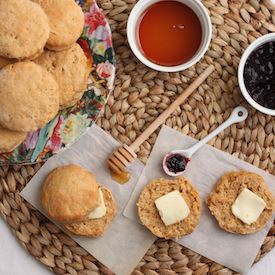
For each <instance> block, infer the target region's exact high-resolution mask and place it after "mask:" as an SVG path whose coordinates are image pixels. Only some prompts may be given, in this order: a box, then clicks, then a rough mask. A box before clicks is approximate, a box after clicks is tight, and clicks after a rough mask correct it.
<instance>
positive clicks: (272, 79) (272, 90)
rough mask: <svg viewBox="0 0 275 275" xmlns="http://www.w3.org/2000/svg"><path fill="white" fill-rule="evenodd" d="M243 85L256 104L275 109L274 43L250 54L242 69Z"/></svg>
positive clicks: (264, 45)
mask: <svg viewBox="0 0 275 275" xmlns="http://www.w3.org/2000/svg"><path fill="white" fill-rule="evenodd" d="M244 83H245V86H246V89H247V91H248V93H249V94H250V96H251V97H252V98H253V99H254V100H255V101H256V102H257V103H259V104H260V105H262V106H264V107H266V108H269V109H275V42H268V43H266V44H263V45H262V46H260V47H259V48H257V49H256V50H255V51H253V52H252V53H251V54H250V56H249V57H248V59H247V61H246V64H245V67H244Z"/></svg>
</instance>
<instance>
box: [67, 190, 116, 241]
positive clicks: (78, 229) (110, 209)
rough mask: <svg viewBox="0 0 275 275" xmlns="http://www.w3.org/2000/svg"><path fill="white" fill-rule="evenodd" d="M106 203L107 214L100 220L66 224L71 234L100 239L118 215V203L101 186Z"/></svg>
mask: <svg viewBox="0 0 275 275" xmlns="http://www.w3.org/2000/svg"><path fill="white" fill-rule="evenodd" d="M100 188H101V190H102V192H103V197H104V202H105V205H106V214H105V216H104V217H102V218H99V219H87V220H84V221H81V222H75V223H66V224H65V225H64V226H65V228H67V229H68V230H69V231H70V232H71V233H73V234H75V235H80V236H86V237H99V236H101V235H103V233H104V232H105V231H106V229H107V228H108V226H109V224H110V223H111V222H112V220H113V219H114V217H115V215H116V203H115V201H114V199H113V197H112V194H111V192H110V191H109V189H108V188H106V187H103V186H101V187H100Z"/></svg>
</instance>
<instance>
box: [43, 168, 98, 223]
mask: <svg viewBox="0 0 275 275" xmlns="http://www.w3.org/2000/svg"><path fill="white" fill-rule="evenodd" d="M98 188H99V185H98V184H97V183H96V178H95V176H94V175H93V174H92V173H91V172H89V171H87V170H85V169H83V168H82V167H80V166H78V165H74V164H71V165H67V166H61V167H58V168H56V169H54V170H53V171H52V172H50V173H49V175H48V176H47V177H46V179H45V181H44V186H43V190H42V193H41V203H42V206H43V208H44V210H45V212H46V213H47V215H48V216H49V217H51V218H53V219H55V220H57V221H59V222H63V223H68V222H76V221H82V220H83V219H86V218H87V216H88V214H89V212H90V211H91V210H92V209H94V208H96V207H97V206H99V204H100V200H99V192H98Z"/></svg>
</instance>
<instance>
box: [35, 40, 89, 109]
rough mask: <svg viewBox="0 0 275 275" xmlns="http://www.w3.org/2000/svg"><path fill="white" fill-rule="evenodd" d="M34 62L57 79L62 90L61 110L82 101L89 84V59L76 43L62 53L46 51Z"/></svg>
mask: <svg viewBox="0 0 275 275" xmlns="http://www.w3.org/2000/svg"><path fill="white" fill-rule="evenodd" d="M34 62H36V63H37V64H39V65H41V66H42V67H44V68H45V69H46V70H47V71H48V72H50V73H52V74H53V76H54V77H55V79H56V81H57V83H58V84H59V88H60V108H61V109H64V108H67V107H71V106H73V105H74V104H75V103H76V102H77V101H78V100H80V99H81V97H82V96H83V93H84V91H85V89H86V87H87V83H88V73H87V66H88V64H87V57H86V56H85V54H84V52H83V50H82V48H81V47H80V46H79V45H78V44H77V43H75V44H74V45H73V46H72V47H71V48H70V49H68V50H66V51H62V52H52V51H48V50H46V51H45V52H44V53H43V54H42V55H40V57H39V58H37V59H36V60H35V61H34Z"/></svg>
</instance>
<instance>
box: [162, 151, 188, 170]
mask: <svg viewBox="0 0 275 275" xmlns="http://www.w3.org/2000/svg"><path fill="white" fill-rule="evenodd" d="M188 161H189V159H187V158H185V157H184V156H183V155H181V154H173V155H171V156H169V157H168V158H167V159H166V166H167V168H168V170H169V171H170V172H172V173H178V172H183V171H184V170H185V167H186V165H187V163H188Z"/></svg>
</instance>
